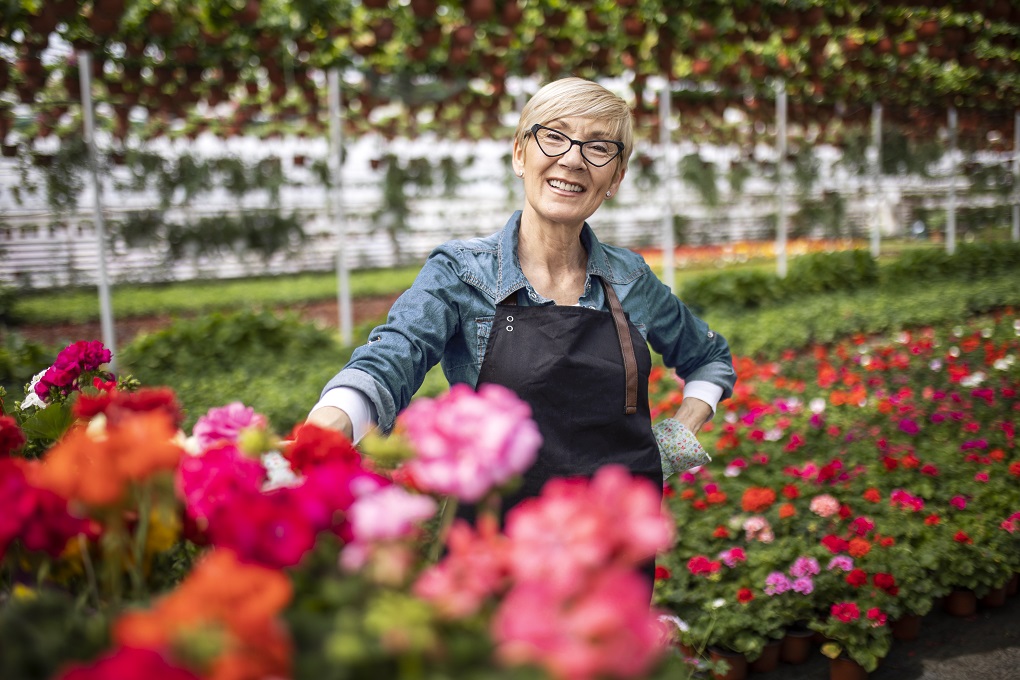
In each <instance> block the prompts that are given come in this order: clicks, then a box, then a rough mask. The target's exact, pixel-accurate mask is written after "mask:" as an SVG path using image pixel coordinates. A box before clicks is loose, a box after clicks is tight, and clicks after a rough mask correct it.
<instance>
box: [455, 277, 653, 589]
mask: <svg viewBox="0 0 1020 680" xmlns="http://www.w3.org/2000/svg"><path fill="white" fill-rule="evenodd" d="M596 278H597V280H598V281H599V282H600V283H601V284H602V289H603V290H604V291H605V294H606V297H607V298H608V300H609V307H610V310H611V311H609V312H605V311H602V310H595V309H588V308H586V307H565V306H560V305H547V306H539V307H519V306H517V304H516V300H517V293H516V292H515V293H513V294H511V295H510V296H509V297H508V298H507V299H506V300H504V301H503V302H502V303H500V304H498V305H496V312H495V317H494V318H493V322H492V330H491V332H490V333H489V343H488V349H487V350H486V353H485V360H484V361H483V362H482V368H481V371H480V373H479V376H478V384H479V385H481V384H483V383H496V384H499V385H503V386H504V387H507V388H509V389H511V390H513V391H514V392H515V393H516V394H517V396H518V397H520V398H521V399H523V400H524V401H525V402H527V403H528V405H530V406H531V412H532V418H534V420H535V422H536V423H537V424H538V429H539V432H540V433H541V434H542V448H541V449H540V450H539V452H538V457H537V459H536V460H535V463H534V464H533V465H532V466H531V468H530V469H528V470H527V471H526V472H525V473H524V479H523V483H522V484H521V486H520V488H519V489H518V490H516V491H515V492H512V493H510V494H508V495H507V496H505V497H504V498H503V500H502V505H501V514H502V515H503V516H504V517H505V515H506V512H507V511H508V510H510V509H511V508H513V507H514V506H515V505H517V504H518V503H520V502H521V501H522V500H524V499H525V498H530V497H534V496H538V495H539V494H540V493H541V491H542V487H543V485H545V483H546V482H547V481H549V480H550V479H553V478H556V477H591V476H592V475H594V474H595V472H596V471H597V470H598V469H599V468H600V467H602V466H604V465H610V464H620V465H623V466H625V467H626V468H627V469H628V470H630V473H631V474H632V475H639V476H642V477H645V478H647V479H649V480H651V482H652V483H653V484H654V485H655V488H656V490H658V491H659V492H660V493H661V491H662V462H661V460H660V457H659V447H658V445H657V444H656V442H655V436H654V435H653V434H652V427H651V416H650V415H649V411H648V373H649V371H650V370H651V365H652V359H651V355H650V354H649V352H648V346H647V345H646V344H645V340H644V338H643V337H642V336H641V333H640V332H639V331H638V329H637V328H636V327H635V326H634V324H632V323H630V321H629V319H628V318H627V316H626V314H625V313H624V311H623V307H622V306H621V305H620V301H619V298H617V296H616V292H615V291H614V290H613V288H612V286H611V285H607V284H606V283H604V282H603V281H602V279H601V278H599V277H596ZM457 514H458V516H459V517H463V518H465V519H468V520H473V519H474V516H475V508H474V507H472V506H470V505H462V506H461V508H459V509H458V513H457ZM645 571H646V572H647V573H649V576H651V572H654V560H653V561H652V562H651V563H650V564H649V565H645Z"/></svg>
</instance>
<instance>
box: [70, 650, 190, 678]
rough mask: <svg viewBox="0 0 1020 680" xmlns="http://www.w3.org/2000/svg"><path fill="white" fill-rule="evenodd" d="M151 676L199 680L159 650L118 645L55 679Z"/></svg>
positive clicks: (74, 666) (71, 668)
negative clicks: (101, 655)
mask: <svg viewBox="0 0 1020 680" xmlns="http://www.w3.org/2000/svg"><path fill="white" fill-rule="evenodd" d="M107 678H152V679H153V680H201V678H200V676H199V675H197V674H195V673H192V672H191V671H190V670H187V669H185V668H181V667H179V666H176V665H174V664H171V663H170V662H169V661H168V660H167V659H166V657H165V655H164V654H163V653H162V652H161V651H160V650H155V649H132V648H131V647H118V648H116V649H114V650H112V651H111V652H109V653H108V654H106V655H105V656H103V657H101V658H99V659H96V660H95V661H93V662H91V663H79V664H74V665H73V666H71V667H70V668H68V669H66V670H65V671H64V672H63V673H61V674H60V676H59V677H58V680H107Z"/></svg>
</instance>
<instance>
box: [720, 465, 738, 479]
mask: <svg viewBox="0 0 1020 680" xmlns="http://www.w3.org/2000/svg"><path fill="white" fill-rule="evenodd" d="M740 469H741V468H740V466H739V465H727V466H726V469H725V470H723V474H724V475H726V476H727V477H739V476H740Z"/></svg>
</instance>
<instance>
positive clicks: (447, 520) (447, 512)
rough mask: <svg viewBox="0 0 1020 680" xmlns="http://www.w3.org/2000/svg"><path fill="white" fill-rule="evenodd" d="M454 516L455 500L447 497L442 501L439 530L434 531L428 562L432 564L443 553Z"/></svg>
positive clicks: (455, 511) (455, 513)
mask: <svg viewBox="0 0 1020 680" xmlns="http://www.w3.org/2000/svg"><path fill="white" fill-rule="evenodd" d="M456 515H457V499H456V498H453V497H452V496H447V497H446V498H445V499H444V500H443V510H442V517H441V518H440V520H439V530H438V531H436V539H435V541H434V542H433V543H432V550H431V552H430V554H429V562H431V563H433V564H434V563H436V562H438V561H439V555H440V553H441V552H442V551H443V546H444V545H446V537H447V536H448V535H449V533H450V527H451V526H452V525H453V519H454V517H455V516H456Z"/></svg>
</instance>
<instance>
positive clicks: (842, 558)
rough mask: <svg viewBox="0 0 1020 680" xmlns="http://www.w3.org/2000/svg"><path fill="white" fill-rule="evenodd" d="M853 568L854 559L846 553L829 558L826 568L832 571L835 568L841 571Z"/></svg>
mask: <svg viewBox="0 0 1020 680" xmlns="http://www.w3.org/2000/svg"><path fill="white" fill-rule="evenodd" d="M853 568H854V561H853V559H851V558H849V557H847V556H846V555H837V556H835V557H833V558H832V559H831V560H829V564H828V566H827V567H826V570H828V571H832V570H833V569H839V570H840V571H850V570H851V569H853Z"/></svg>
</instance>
